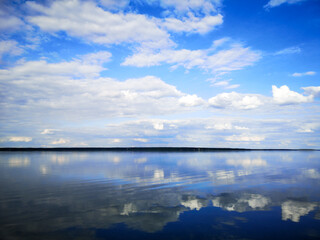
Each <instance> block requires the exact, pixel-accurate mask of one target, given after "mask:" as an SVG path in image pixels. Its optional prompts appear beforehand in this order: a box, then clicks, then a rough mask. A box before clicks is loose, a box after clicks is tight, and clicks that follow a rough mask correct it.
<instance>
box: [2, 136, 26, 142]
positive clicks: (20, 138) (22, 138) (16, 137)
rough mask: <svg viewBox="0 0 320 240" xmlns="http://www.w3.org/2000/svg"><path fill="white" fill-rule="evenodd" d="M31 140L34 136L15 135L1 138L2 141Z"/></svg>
mask: <svg viewBox="0 0 320 240" xmlns="http://www.w3.org/2000/svg"><path fill="white" fill-rule="evenodd" d="M31 141H32V137H20V136H14V137H4V138H0V142H31Z"/></svg>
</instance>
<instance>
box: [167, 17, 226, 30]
mask: <svg viewBox="0 0 320 240" xmlns="http://www.w3.org/2000/svg"><path fill="white" fill-rule="evenodd" d="M222 23H223V17H222V15H221V14H218V15H216V16H205V17H203V18H198V17H195V16H189V17H188V18H183V19H182V20H180V19H177V18H173V17H170V18H165V19H164V21H163V23H162V24H161V25H162V26H163V27H164V28H166V29H167V30H168V31H172V32H187V33H200V34H205V33H207V32H209V31H211V30H213V29H214V28H215V27H216V26H218V25H221V24H222Z"/></svg>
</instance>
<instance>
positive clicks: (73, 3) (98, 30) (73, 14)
mask: <svg viewBox="0 0 320 240" xmlns="http://www.w3.org/2000/svg"><path fill="white" fill-rule="evenodd" d="M112 2H113V1H112ZM112 2H111V1H103V2H102V4H104V5H108V4H109V6H111V5H112ZM26 4H27V6H28V7H29V8H30V9H31V10H33V11H34V12H36V13H37V14H34V15H33V16H29V17H28V18H27V20H28V21H29V22H30V23H32V24H35V25H37V26H38V27H40V28H41V29H42V30H43V31H46V32H50V33H57V32H59V31H65V32H66V33H68V34H69V35H70V36H73V37H81V38H84V39H86V40H88V41H92V42H95V43H99V44H107V45H108V44H120V43H127V42H129V43H139V44H144V45H147V46H148V47H152V48H162V47H164V46H171V45H173V43H172V41H171V40H170V39H169V34H168V33H167V32H166V31H164V30H162V29H161V28H159V26H158V25H157V24H156V21H155V19H154V18H148V17H146V16H145V15H140V14H135V13H123V12H119V13H111V12H108V11H104V10H103V9H102V8H99V7H98V6H96V5H95V3H94V2H92V1H87V2H84V1H79V0H67V1H55V2H53V3H52V4H51V5H50V6H48V7H47V6H44V5H41V4H38V3H35V2H27V3H26Z"/></svg>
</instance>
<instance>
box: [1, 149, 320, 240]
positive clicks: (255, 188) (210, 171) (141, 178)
mask: <svg viewBox="0 0 320 240" xmlns="http://www.w3.org/2000/svg"><path fill="white" fill-rule="evenodd" d="M0 239H5V240H6V239H183V240H185V239H320V152H318V151H275V152H267V151H265V152H264V151H248V152H211V153H147V152H142V153H141V152H140V153H137V152H1V153H0Z"/></svg>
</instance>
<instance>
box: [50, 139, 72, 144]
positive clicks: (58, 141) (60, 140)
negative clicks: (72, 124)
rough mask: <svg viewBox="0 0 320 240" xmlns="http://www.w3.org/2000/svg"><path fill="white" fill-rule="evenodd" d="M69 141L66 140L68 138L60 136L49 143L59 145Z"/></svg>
mask: <svg viewBox="0 0 320 240" xmlns="http://www.w3.org/2000/svg"><path fill="white" fill-rule="evenodd" d="M69 142H70V140H68V139H64V138H60V139H58V140H55V141H52V142H51V144H53V145H60V144H66V143H69Z"/></svg>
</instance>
